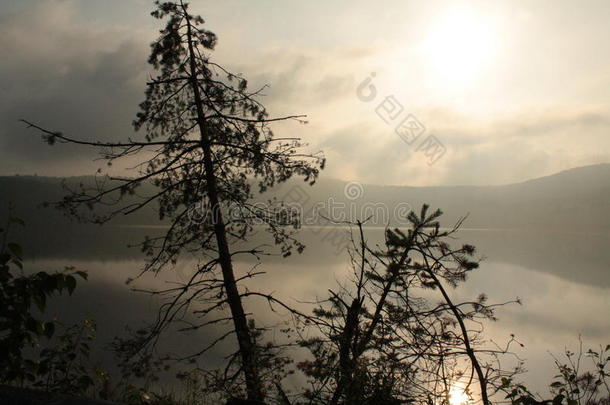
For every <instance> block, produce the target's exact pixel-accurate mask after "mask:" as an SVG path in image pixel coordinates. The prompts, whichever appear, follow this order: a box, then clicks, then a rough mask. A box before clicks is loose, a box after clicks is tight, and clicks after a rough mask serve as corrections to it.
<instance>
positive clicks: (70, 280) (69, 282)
mask: <svg viewBox="0 0 610 405" xmlns="http://www.w3.org/2000/svg"><path fill="white" fill-rule="evenodd" d="M64 281H65V282H66V286H67V287H68V294H70V295H72V293H73V292H74V289H75V288H76V279H75V278H74V277H73V276H66V278H65V280H64Z"/></svg>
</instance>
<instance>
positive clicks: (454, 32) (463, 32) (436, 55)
mask: <svg viewBox="0 0 610 405" xmlns="http://www.w3.org/2000/svg"><path fill="white" fill-rule="evenodd" d="M496 37H497V35H496V33H495V28H494V24H493V21H491V19H489V18H485V17H484V16H483V15H478V14H476V13H475V12H474V11H472V10H470V9H464V8H454V9H451V10H448V11H447V12H445V13H444V14H441V15H440V17H439V19H438V20H436V21H435V22H434V23H433V24H432V26H431V30H430V32H429V33H428V35H427V37H426V39H425V40H424V42H423V44H422V50H423V52H424V54H425V58H426V60H427V62H428V65H429V69H430V70H431V73H432V74H433V78H434V80H435V81H438V82H439V83H438V85H439V86H442V87H445V88H446V87H447V86H450V87H453V88H456V87H457V88H465V87H469V86H470V85H471V83H472V82H473V81H474V80H475V79H476V78H477V77H478V76H479V75H480V74H481V73H482V71H483V70H484V69H486V68H487V67H488V65H489V64H490V62H491V61H492V59H493V57H494V53H495V48H496V39H497V38H496Z"/></svg>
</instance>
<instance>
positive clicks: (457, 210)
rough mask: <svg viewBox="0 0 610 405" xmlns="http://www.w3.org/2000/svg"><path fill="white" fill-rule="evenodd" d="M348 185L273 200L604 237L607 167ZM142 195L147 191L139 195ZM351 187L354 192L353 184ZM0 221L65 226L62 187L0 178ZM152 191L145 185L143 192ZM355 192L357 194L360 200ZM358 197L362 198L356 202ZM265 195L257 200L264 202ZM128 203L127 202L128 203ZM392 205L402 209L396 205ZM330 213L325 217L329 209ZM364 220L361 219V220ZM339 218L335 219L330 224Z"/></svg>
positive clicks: (609, 224) (299, 187)
mask: <svg viewBox="0 0 610 405" xmlns="http://www.w3.org/2000/svg"><path fill="white" fill-rule="evenodd" d="M93 180H94V178H93V177H86V176H85V177H72V178H69V179H67V183H68V184H69V185H72V186H74V185H76V184H78V183H79V182H84V183H88V184H92V182H93ZM347 184H348V183H347V182H343V181H338V180H325V179H322V180H320V181H319V182H318V183H316V185H314V186H312V187H310V186H308V185H307V184H305V183H300V182H289V183H287V184H283V185H281V186H280V187H277V188H276V189H275V190H274V192H273V195H274V196H277V197H278V198H280V199H285V200H288V201H289V202H291V201H294V200H295V196H300V197H296V198H297V199H300V200H301V202H303V205H304V206H305V208H306V210H307V212H309V213H310V214H311V212H312V210H313V207H317V210H318V211H320V212H321V213H323V214H324V215H325V216H331V217H333V218H334V219H336V220H341V219H356V218H360V219H362V217H363V216H368V215H370V214H373V218H371V220H370V223H369V224H370V225H378V226H384V225H386V224H387V223H389V224H390V225H396V224H397V223H398V222H397V218H396V217H395V215H394V214H395V213H394V210H395V209H396V207H399V208H400V207H402V208H404V207H406V206H407V204H408V206H411V207H413V208H414V209H416V210H417V209H419V207H420V206H421V205H422V204H423V203H428V204H430V205H431V206H432V207H433V208H437V207H438V208H441V209H442V210H443V211H444V212H445V215H444V217H443V221H442V223H443V224H446V225H447V226H450V225H452V224H453V223H454V222H455V221H457V220H458V219H459V218H460V217H462V216H464V215H466V214H469V217H468V219H467V221H466V223H465V225H464V226H465V227H467V228H501V229H530V228H533V229H538V230H541V229H552V230H558V229H563V230H567V231H570V230H573V231H609V230H610V164H600V165H594V166H586V167H580V168H575V169H570V170H566V171H562V172H560V173H557V174H553V175H551V176H546V177H541V178H537V179H532V180H528V181H525V182H522V183H516V184H509V185H502V186H439V187H407V186H377V185H366V184H364V185H362V187H361V189H360V190H356V191H358V192H357V193H356V194H358V195H356V196H355V197H357V198H354V199H349V198H347V197H346V195H345V187H346V185H347ZM146 188H148V190H146ZM352 188H356V189H357V188H358V186H357V185H352ZM0 190H1V193H0V217H5V216H6V212H7V210H6V208H7V206H8V203H9V201H12V202H13V203H14V205H15V206H16V213H17V215H18V216H20V217H22V218H24V219H26V221H27V222H28V228H30V227H31V226H32V227H37V228H39V227H43V228H44V227H56V226H67V225H68V224H70V223H71V222H70V220H69V219H68V218H66V217H65V216H64V215H62V214H61V213H60V212H58V211H57V210H54V209H52V208H43V207H40V204H41V203H43V202H45V201H57V200H60V199H61V198H62V196H63V195H64V194H65V193H66V191H65V190H64V189H63V188H62V180H61V179H58V178H53V177H40V176H11V177H0ZM146 191H148V192H151V191H153V189H152V186H146V187H145V188H144V189H143V192H146ZM360 192H361V193H360ZM360 194H361V195H360ZM267 197H269V195H264V196H262V197H261V198H262V199H265V198H267ZM131 198H133V197H131ZM399 204H402V206H400V205H399ZM331 206H334V207H335V208H334V210H335V214H336V215H334V216H333V215H331V214H332V213H331V212H330V207H331ZM154 208H155V207H154V205H153V206H151V207H150V208H148V209H146V210H143V211H141V212H138V213H136V214H134V215H129V216H122V217H120V218H117V219H116V220H115V221H114V223H115V224H121V225H155V224H159V221H158V219H157V215H156V213H155V211H154ZM384 210H385V212H386V214H387V215H385V214H384V213H383V211H384ZM367 214H368V215H367ZM337 216H339V217H337Z"/></svg>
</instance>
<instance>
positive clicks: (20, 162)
mask: <svg viewBox="0 0 610 405" xmlns="http://www.w3.org/2000/svg"><path fill="white" fill-rule="evenodd" d="M152 9H153V6H152V1H148V0H129V1H125V0H104V1H99V0H45V1H42V0H4V1H2V3H0V53H1V55H2V62H0V175H12V174H24V175H25V174H38V175H53V176H69V175H81V174H93V173H94V172H95V170H96V169H97V168H98V167H99V166H100V165H101V162H99V161H93V159H94V158H95V155H94V154H92V153H91V152H90V151H88V150H84V149H82V148H79V147H75V146H66V145H56V146H54V147H52V148H51V147H49V146H47V145H46V144H44V143H43V142H41V140H40V137H39V136H38V135H37V134H36V133H35V132H34V131H32V130H28V129H26V128H25V127H24V125H23V124H22V123H20V122H19V121H18V120H19V119H21V118H25V119H27V120H30V121H33V122H35V123H38V124H40V125H42V126H44V127H46V128H50V129H53V130H58V131H62V132H64V133H66V134H69V135H71V136H73V137H80V138H84V139H91V140H93V139H96V140H118V139H126V138H128V137H129V138H132V139H137V138H138V137H143V136H144V134H143V133H134V131H133V129H132V126H131V121H132V120H133V118H134V117H135V114H136V112H137V110H138V104H139V103H140V102H141V101H143V99H144V90H145V82H146V80H147V78H148V77H149V75H150V74H151V73H153V72H152V71H151V69H150V67H149V66H148V65H147V63H146V58H147V55H148V52H149V44H150V42H152V41H153V40H154V39H155V38H156V36H157V30H158V29H159V27H160V25H159V22H158V21H155V20H154V19H153V18H151V17H150V15H149V13H150V11H151V10H152ZM192 10H193V11H194V12H197V13H200V14H201V15H202V16H203V17H204V19H205V20H206V25H207V27H208V29H210V30H212V31H214V32H215V33H216V34H217V35H218V38H219V41H218V45H217V48H216V50H215V51H214V53H213V59H214V61H215V62H217V63H220V64H222V65H224V66H226V67H228V68H229V69H230V70H232V71H233V72H235V73H241V74H243V75H244V77H246V78H247V79H248V80H249V83H250V84H251V86H253V87H256V86H259V85H264V84H268V85H269V88H267V89H266V91H265V96H264V98H263V99H262V101H263V102H264V103H265V104H266V106H267V107H268V110H269V112H270V113H271V115H277V116H280V115H284V114H307V117H308V118H307V120H308V124H306V125H301V124H298V123H296V122H290V123H283V124H281V125H279V126H278V127H277V128H276V129H275V133H276V134H278V135H281V136H300V137H301V138H303V140H304V141H305V142H307V143H308V149H309V150H311V151H313V152H315V151H318V150H323V151H324V153H325V155H326V157H327V159H328V165H327V168H326V169H325V171H324V172H323V173H322V177H323V178H338V179H342V180H346V181H357V182H362V183H370V184H393V185H463V184H474V185H487V184H507V183H513V182H519V181H524V180H527V179H530V178H534V177H540V176H544V175H549V174H552V173H555V172H558V171H561V170H565V169H570V168H573V167H579V166H585V165H590V164H597V163H608V162H610V136H609V135H610V92H609V91H608V90H609V86H610V69H607V67H608V66H610V45H609V44H608V41H607V38H610V24H608V21H610V2H608V1H605V0H600V1H593V0H588V1H580V2H574V1H559V0H531V1H518V2H517V1H494V2H489V1H459V0H456V1H435V0H432V1H398V0H395V1H391V0H388V1H383V2H365V1H334V2H327V1H321V0H311V1H307V2H303V1H299V2H297V1H282V2H279V1H272V0H259V1H246V0H240V1H238V0H225V1H222V2H221V1H215V2H214V1H209V0H194V1H192ZM397 128H398V130H397ZM123 169H124V167H120V166H119V167H117V168H115V169H113V170H116V171H122V170H123Z"/></svg>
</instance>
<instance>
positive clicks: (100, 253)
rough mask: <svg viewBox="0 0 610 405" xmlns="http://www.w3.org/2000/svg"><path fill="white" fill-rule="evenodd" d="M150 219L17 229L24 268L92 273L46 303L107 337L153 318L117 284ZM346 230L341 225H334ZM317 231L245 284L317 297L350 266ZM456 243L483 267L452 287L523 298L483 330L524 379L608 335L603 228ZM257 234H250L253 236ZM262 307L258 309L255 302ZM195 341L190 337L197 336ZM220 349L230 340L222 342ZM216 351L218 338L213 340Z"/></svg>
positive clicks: (151, 308) (378, 232)
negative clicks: (512, 345)
mask: <svg viewBox="0 0 610 405" xmlns="http://www.w3.org/2000/svg"><path fill="white" fill-rule="evenodd" d="M161 231H162V230H161V229H155V228H141V227H140V228H135V227H114V228H113V227H103V228H100V227H80V228H75V230H73V231H71V232H66V233H65V235H63V236H62V237H60V238H47V237H45V235H43V234H42V233H31V234H27V235H22V239H23V244H24V246H25V247H26V255H27V256H28V257H29V258H30V259H33V260H31V262H30V264H29V266H30V269H33V270H34V269H46V270H49V269H58V268H62V267H63V266H65V265H74V266H76V267H78V268H79V269H83V270H87V271H88V272H89V273H90V281H89V282H87V283H85V284H84V285H83V286H82V288H80V289H79V290H77V293H76V295H75V297H73V298H72V299H70V300H60V301H59V303H57V305H56V306H55V307H54V308H53V309H52V310H53V311H55V312H56V313H57V314H61V317H62V318H64V319H68V320H69V319H78V318H81V317H82V316H83V315H90V316H92V317H93V318H95V319H96V320H97V321H98V323H99V324H100V325H103V327H101V328H100V340H101V341H108V340H109V339H110V338H112V337H113V336H115V335H116V334H118V333H120V332H121V331H122V330H123V328H124V326H125V325H137V324H139V323H141V322H142V321H143V320H147V319H152V317H153V316H154V315H155V311H156V308H157V305H158V303H157V301H156V300H154V299H152V298H151V297H149V296H145V295H141V294H135V293H132V292H130V290H129V287H127V286H126V285H125V284H124V281H125V280H126V279H127V278H128V277H133V276H134V275H135V274H137V273H138V271H139V270H140V269H141V267H142V264H143V262H144V257H143V255H142V254H141V253H140V252H139V251H138V250H137V249H129V248H127V245H128V244H135V243H137V242H139V241H141V240H142V239H143V236H144V235H147V234H148V235H154V234H155V233H158V232H161ZM341 231H342V232H349V230H348V229H347V228H344V229H342V230H341ZM320 235H321V233H320V232H319V231H315V230H311V229H304V230H302V231H301V237H300V239H301V240H302V241H303V242H304V243H305V244H306V245H307V249H306V250H305V252H304V253H303V254H301V255H293V256H291V257H289V258H287V259H283V258H281V257H276V256H271V257H268V258H265V262H264V265H263V266H261V267H259V269H258V270H264V271H266V274H265V275H262V276H260V277H258V278H257V279H255V280H254V281H253V288H260V289H263V290H264V291H266V292H271V291H275V292H277V293H279V295H280V298H283V299H284V300H287V301H288V302H290V303H292V304H293V305H295V306H300V305H303V306H304V308H305V307H306V306H305V304H302V301H304V300H306V301H311V300H313V299H314V298H315V297H316V296H318V297H323V296H325V294H326V291H327V289H328V288H330V287H333V286H335V285H336V282H337V281H340V280H343V279H344V277H345V276H346V275H347V274H348V273H349V271H350V269H349V263H348V257H347V255H346V254H345V253H340V254H336V248H335V247H334V246H332V245H330V244H329V243H325V242H323V241H321V239H322V238H321V237H320ZM459 235H460V240H456V243H462V242H468V243H472V244H474V245H475V246H477V248H478V251H479V253H480V254H482V255H484V256H485V257H486V259H485V260H484V262H483V264H482V267H481V269H479V270H476V271H475V272H474V273H473V274H472V276H471V277H470V279H469V281H468V283H467V284H466V285H464V286H463V287H462V288H460V289H458V290H456V291H454V292H453V294H455V295H456V296H459V297H467V298H472V297H476V296H477V295H478V294H479V293H481V292H485V293H487V294H488V295H489V296H490V298H491V300H494V301H504V300H511V299H514V298H515V297H520V298H521V299H522V300H523V303H524V305H523V306H522V307H519V306H509V307H506V308H504V309H503V310H501V311H500V313H499V314H498V316H499V318H500V322H497V323H494V324H491V325H489V326H488V327H487V330H488V336H489V337H490V338H493V339H494V340H497V341H499V342H502V341H505V340H506V339H507V338H508V336H509V334H510V333H515V334H517V336H518V338H519V339H520V340H521V341H523V342H524V343H525V348H524V349H520V352H519V354H520V355H521V356H522V357H524V358H526V359H527V360H528V362H527V365H528V368H529V369H530V370H532V371H535V372H532V373H529V374H528V376H527V378H528V383H530V384H531V385H532V386H534V387H539V388H541V387H543V386H544V384H545V383H547V382H549V381H550V378H551V377H552V375H553V370H552V369H551V358H550V356H549V355H548V351H552V352H555V353H559V352H562V350H563V347H564V345H571V346H575V344H576V343H577V338H578V335H579V334H581V335H582V336H583V339H584V340H585V342H586V343H588V344H591V345H593V344H605V343H610V319H609V317H608V314H609V313H610V299H609V297H610V295H609V293H610V272H609V271H608V263H610V249H608V246H609V244H608V242H609V241H610V235H606V234H582V233H581V234H578V233H567V232H566V233H543V232H531V231H530V232H523V231H499V230H469V229H464V230H462V231H461V232H460V233H459ZM367 238H368V240H369V244H371V245H374V244H375V243H380V242H381V241H382V238H383V230H382V229H379V228H377V229H369V230H368V231H367ZM261 241H264V239H260V240H256V241H253V242H252V243H254V244H258V243H260V242H261ZM254 265H256V260H255V259H254V258H253V257H251V256H243V257H241V258H239V259H238V263H236V269H237V271H238V272H245V271H247V270H249V269H250V268H252V266H254ZM193 267H194V266H193V262H191V261H189V260H183V261H182V262H180V263H179V264H178V266H177V267H176V269H174V271H173V272H171V273H166V274H162V275H160V276H158V277H152V276H146V277H144V278H143V279H141V280H140V281H139V282H138V286H140V287H155V286H156V287H161V286H163V285H166V283H167V282H168V281H169V282H171V281H176V280H178V281H179V280H181V279H183V278H184V277H187V276H188V274H189V273H190V272H191V271H192V270H191V269H192V268H193ZM246 306H247V308H248V309H249V311H251V312H254V313H257V314H258V313H262V314H264V315H263V316H262V318H264V319H263V320H264V321H277V320H278V319H277V315H276V314H271V313H269V311H268V307H267V303H266V302H260V301H258V302H257V301H255V300H253V301H249V302H247V303H246ZM259 309H260V311H259ZM214 337H215V331H214V330H207V331H205V332H197V333H195V334H192V335H191V336H183V335H176V336H173V337H172V342H171V345H173V347H177V348H188V347H191V348H192V347H195V346H204V345H205V343H206V342H209V341H211V340H212V339H214ZM193 342H196V343H195V344H194V343H193ZM226 349H227V350H228V347H226ZM219 350H220V352H222V350H223V348H222V347H221V348H220V349H219Z"/></svg>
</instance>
